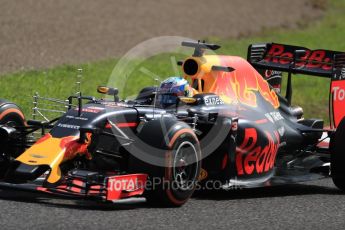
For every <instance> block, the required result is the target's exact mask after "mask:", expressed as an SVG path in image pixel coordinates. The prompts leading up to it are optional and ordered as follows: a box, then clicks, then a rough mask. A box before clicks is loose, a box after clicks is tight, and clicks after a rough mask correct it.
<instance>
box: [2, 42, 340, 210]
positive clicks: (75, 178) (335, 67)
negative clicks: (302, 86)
mask: <svg viewBox="0 0 345 230" xmlns="http://www.w3.org/2000/svg"><path fill="white" fill-rule="evenodd" d="M182 45H184V46H187V47H191V48H193V49H194V54H193V55H192V56H190V57H188V58H186V59H185V60H183V61H181V62H179V64H180V65H182V70H183V76H182V77H171V78H168V79H166V80H165V81H163V82H162V83H161V84H160V86H159V87H145V88H143V89H142V90H141V91H140V92H139V94H138V96H137V98H135V99H133V100H119V98H118V96H117V95H118V90H117V89H115V88H111V87H98V92H100V93H103V94H108V95H112V99H111V100H104V99H96V98H94V97H85V96H82V95H81V94H79V95H78V96H71V97H70V98H69V102H68V106H69V108H68V110H67V112H65V113H64V114H63V115H62V116H60V117H58V118H56V119H53V120H51V121H49V122H39V121H36V120H27V121H26V119H25V118H24V115H23V113H22V112H21V110H20V108H19V107H18V106H17V105H15V104H13V103H11V102H8V101H5V100H2V101H1V105H0V123H1V126H0V141H1V145H0V148H1V156H0V178H1V181H2V182H1V186H2V187H5V188H7V187H10V188H17V189H30V190H35V191H41V192H45V193H50V194H56V195H66V196H74V197H80V198H90V199H97V200H101V201H114V200H118V199H124V198H128V197H133V196H144V197H146V199H147V200H148V201H149V202H153V203H156V204H161V205H169V206H180V205H183V204H184V203H186V202H187V200H188V199H189V198H190V197H191V196H192V194H193V192H194V191H195V188H196V187H198V188H199V189H202V188H211V187H212V186H211V185H210V182H211V184H212V182H215V181H216V182H219V183H218V184H220V185H221V186H220V187H221V188H224V189H229V188H232V187H243V188H246V187H260V186H270V185H277V184H286V183H295V182H300V181H308V180H314V179H320V178H325V177H330V176H331V177H332V178H333V181H334V183H335V185H336V186H337V187H339V188H340V189H342V190H344V189H345V167H344V165H345V155H344V154H343V150H344V144H343V143H342V141H343V140H344V139H345V119H343V117H344V115H345V81H344V79H345V54H344V53H341V52H335V51H329V50H309V49H307V48H304V47H297V46H289V45H282V44H274V43H268V44H253V45H250V46H249V49H248V59H247V60H245V59H243V58H241V57H236V56H225V55H207V54H205V51H207V50H217V49H218V48H220V47H219V46H218V45H214V44H206V43H201V42H183V43H182ZM282 72H287V73H288V80H287V86H286V95H285V96H282V92H280V91H281V87H280V85H281V76H282V75H281V73H282ZM297 73H299V74H307V75H308V74H309V75H315V76H320V77H326V78H329V79H330V90H331V91H330V115H331V125H330V127H328V128H324V122H323V121H322V120H321V119H308V118H304V116H303V110H302V108H300V107H296V106H295V107H293V106H291V98H292V84H291V81H292V75H293V74H297ZM310 80H311V81H312V79H310ZM73 102H76V103H73ZM74 105H75V106H74ZM37 130H42V137H41V138H39V139H38V140H35V139H33V138H32V135H31V133H32V132H34V131H37Z"/></svg>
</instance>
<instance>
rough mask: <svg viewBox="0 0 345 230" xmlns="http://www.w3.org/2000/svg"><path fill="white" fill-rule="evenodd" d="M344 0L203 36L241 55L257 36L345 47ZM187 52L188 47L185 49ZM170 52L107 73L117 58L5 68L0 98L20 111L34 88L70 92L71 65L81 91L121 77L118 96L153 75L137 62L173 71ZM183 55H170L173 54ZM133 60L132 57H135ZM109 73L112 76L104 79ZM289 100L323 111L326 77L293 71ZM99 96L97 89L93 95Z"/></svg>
mask: <svg viewBox="0 0 345 230" xmlns="http://www.w3.org/2000/svg"><path fill="white" fill-rule="evenodd" d="M344 12H345V0H330V1H329V5H328V7H327V9H326V14H325V17H324V18H323V19H322V20H319V21H316V22H310V23H309V22H308V24H307V26H305V24H306V23H305V22H301V25H304V26H302V27H301V28H298V29H290V30H286V29H285V28H281V29H274V30H265V31H263V32H262V33H261V35H259V36H254V37H249V38H242V39H219V38H214V37H210V38H208V39H207V40H208V41H210V42H212V43H217V44H220V45H222V49H220V51H219V52H218V53H219V54H231V55H239V56H243V57H245V56H246V51H247V47H248V45H249V44H251V43H257V42H271V41H274V42H277V43H287V44H295V45H301V46H306V47H308V48H311V49H315V48H324V49H333V50H341V51H345V14H344ZM191 52H192V51H191ZM170 56H171V55H167V54H163V55H160V56H158V57H157V56H156V57H152V58H150V59H149V60H146V61H144V62H142V63H139V64H138V63H135V64H138V65H135V66H136V67H135V68H134V69H133V71H132V72H131V73H128V72H127V73H120V74H119V75H117V76H115V75H116V74H115V75H114V73H113V74H112V71H113V68H114V66H115V65H116V62H117V60H116V59H111V60H104V61H99V62H94V63H87V64H81V65H63V66H59V67H56V68H52V69H47V70H37V71H26V72H18V73H12V74H6V75H4V76H1V77H0V85H1V91H0V98H6V99H9V100H11V101H14V102H15V103H17V104H19V105H20V106H21V107H22V109H23V110H24V113H26V114H27V115H29V114H31V108H32V98H31V97H32V95H33V94H34V93H35V92H38V93H39V94H40V95H42V96H49V97H57V98H62V99H63V98H67V97H68V96H69V95H70V94H72V93H73V92H75V82H76V75H77V69H78V68H82V69H83V81H82V91H83V93H84V95H93V96H97V93H96V87H97V86H98V85H107V84H108V83H114V86H117V85H118V84H122V83H123V79H126V78H128V79H129V81H127V83H126V85H124V87H123V90H122V92H121V96H128V95H133V94H135V92H137V91H138V90H139V89H140V88H141V86H143V85H152V84H155V83H154V80H153V79H152V78H151V77H149V76H148V75H147V74H144V73H143V72H142V71H140V68H141V67H145V68H146V69H147V70H150V71H151V72H153V73H155V74H156V75H158V76H160V78H164V77H168V76H172V75H175V72H174V70H173V68H172V65H171V60H170ZM180 58H183V56H181V55H176V59H177V60H180ZM138 61H139V60H137V62H138ZM109 76H112V77H111V78H110V79H111V80H110V81H109ZM293 89H294V96H293V104H295V105H301V106H302V107H303V108H304V110H305V114H306V117H323V118H324V119H327V115H328V91H329V80H328V79H322V78H316V77H306V76H295V77H294V79H293ZM98 96H99V95H98Z"/></svg>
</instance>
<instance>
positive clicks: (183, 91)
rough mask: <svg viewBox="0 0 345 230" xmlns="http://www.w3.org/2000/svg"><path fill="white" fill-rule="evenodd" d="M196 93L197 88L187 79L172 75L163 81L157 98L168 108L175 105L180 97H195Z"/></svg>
mask: <svg viewBox="0 0 345 230" xmlns="http://www.w3.org/2000/svg"><path fill="white" fill-rule="evenodd" d="M194 94H196V90H195V89H193V88H192V87H191V86H190V85H189V83H188V81H187V80H186V79H184V78H182V77H170V78H168V79H166V80H164V81H163V82H162V83H161V85H160V87H159V89H158V98H157V100H158V102H159V104H160V105H161V106H162V107H163V108H166V107H169V106H172V105H175V104H176V101H177V98H178V97H180V96H183V97H193V95H194Z"/></svg>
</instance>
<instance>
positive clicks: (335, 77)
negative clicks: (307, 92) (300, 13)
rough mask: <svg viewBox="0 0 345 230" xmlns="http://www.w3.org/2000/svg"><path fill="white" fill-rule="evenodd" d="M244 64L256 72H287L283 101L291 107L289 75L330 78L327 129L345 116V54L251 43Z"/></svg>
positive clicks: (334, 126) (334, 125)
mask: <svg viewBox="0 0 345 230" xmlns="http://www.w3.org/2000/svg"><path fill="white" fill-rule="evenodd" d="M247 60H248V62H249V63H250V64H251V65H252V66H253V67H254V68H256V69H257V70H276V71H282V72H288V73H289V75H288V80H287V86H286V95H285V98H286V100H287V102H288V104H289V105H291V98H292V83H291V75H292V74H296V73H299V74H306V75H314V76H320V77H326V78H330V79H331V83H330V93H329V116H330V121H331V124H330V125H331V128H336V127H337V126H338V125H339V123H340V122H341V120H342V119H343V118H344V117H345V53H344V52H339V51H332V50H323V49H317V50H310V49H308V48H305V47H302V46H292V45H283V44H277V43H265V44H252V45H250V46H249V47H248V56H247Z"/></svg>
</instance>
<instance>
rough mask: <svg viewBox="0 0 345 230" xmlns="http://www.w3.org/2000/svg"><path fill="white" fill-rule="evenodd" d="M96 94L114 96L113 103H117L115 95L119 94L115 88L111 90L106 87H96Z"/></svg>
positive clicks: (117, 98)
mask: <svg viewBox="0 0 345 230" xmlns="http://www.w3.org/2000/svg"><path fill="white" fill-rule="evenodd" d="M97 92H98V93H101V94H105V95H112V96H114V101H115V102H118V101H119V97H118V96H117V94H118V93H119V90H118V89H117V88H112V87H108V86H98V87H97Z"/></svg>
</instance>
